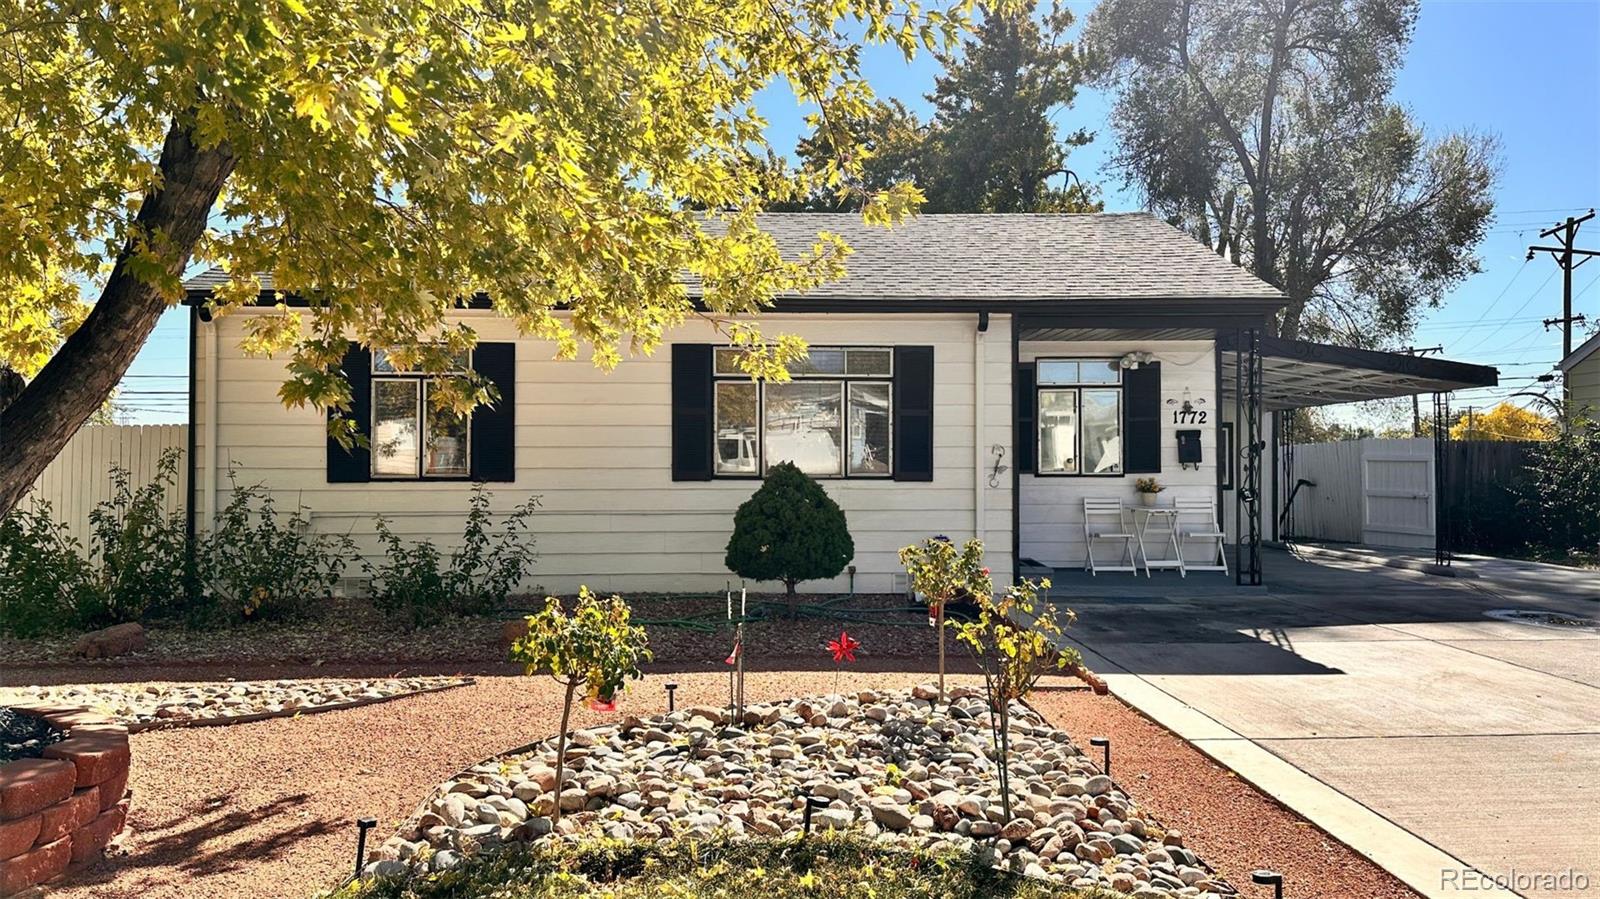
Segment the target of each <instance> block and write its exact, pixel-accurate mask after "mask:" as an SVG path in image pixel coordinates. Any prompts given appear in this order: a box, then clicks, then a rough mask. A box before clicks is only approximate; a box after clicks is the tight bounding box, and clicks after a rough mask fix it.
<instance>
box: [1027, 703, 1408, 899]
mask: <svg viewBox="0 0 1600 899" xmlns="http://www.w3.org/2000/svg"><path fill="white" fill-rule="evenodd" d="M1029 703H1030V704H1031V705H1033V707H1034V708H1035V709H1038V711H1039V713H1040V714H1041V715H1043V716H1045V717H1046V718H1048V719H1050V720H1051V721H1053V722H1055V723H1056V724H1059V725H1060V726H1061V727H1062V728H1064V729H1065V730H1066V731H1067V732H1069V733H1071V734H1072V736H1073V738H1074V739H1075V740H1076V741H1077V742H1078V743H1079V745H1081V746H1083V747H1084V749H1085V751H1088V752H1089V753H1090V755H1091V757H1097V756H1095V755H1094V753H1096V752H1098V750H1095V749H1093V748H1092V747H1090V746H1089V745H1088V743H1089V738H1090V737H1092V736H1105V737H1110V738H1111V749H1112V756H1111V770H1112V772H1113V773H1114V774H1115V775H1116V781H1117V785H1118V786H1120V787H1122V789H1123V790H1124V791H1126V792H1127V794H1128V795H1129V796H1131V797H1133V799H1134V800H1136V801H1137V802H1138V803H1139V804H1140V805H1141V806H1143V807H1144V808H1145V809H1146V810H1147V811H1149V812H1150V813H1152V815H1153V816H1154V817H1155V819H1156V820H1157V821H1160V822H1161V824H1162V826H1163V827H1166V828H1167V829H1169V830H1174V829H1175V830H1179V831H1181V832H1182V833H1183V838H1184V839H1183V843H1184V845H1185V846H1187V847H1189V848H1190V849H1193V850H1194V851H1195V852H1198V853H1199V854H1200V858H1201V859H1203V860H1204V861H1205V862H1206V863H1208V864H1210V865H1211V866H1212V867H1213V868H1215V869H1216V870H1217V871H1219V872H1221V874H1222V876H1223V877H1224V878H1225V879H1227V881H1228V882H1229V883H1231V884H1233V885H1234V886H1236V887H1238V888H1239V894H1240V895H1241V896H1246V897H1251V899H1255V897H1262V899H1265V897H1270V896H1271V895H1272V892H1271V889H1272V888H1271V887H1260V886H1255V885H1254V884H1252V883H1251V882H1250V872H1251V871H1253V870H1256V869H1258V868H1268V869H1271V870H1274V871H1278V872H1280V873H1282V874H1283V882H1284V889H1283V894H1284V896H1286V897H1291V899H1418V897H1419V895H1420V894H1418V893H1416V892H1415V891H1413V890H1412V889H1411V888H1410V887H1408V886H1406V885H1405V884H1404V883H1401V882H1400V881H1399V880H1398V879H1396V878H1395V877H1394V876H1393V875H1391V874H1390V873H1389V872H1387V871H1385V870H1383V869H1382V868H1379V867H1378V866H1377V865H1375V864H1373V863H1372V862H1370V861H1368V860H1367V859H1366V857H1365V856H1362V855H1359V854H1357V853H1356V852H1355V851H1354V850H1352V849H1351V848H1350V847H1348V846H1346V845H1344V844H1343V843H1340V842H1338V841H1337V840H1335V839H1333V838H1332V837H1330V836H1328V835H1327V834H1325V833H1323V832H1322V831H1321V830H1319V829H1317V828H1316V826H1314V825H1312V824H1311V823H1310V822H1309V821H1307V820H1306V819H1304V818H1302V817H1300V816H1299V815H1297V814H1295V813H1294V812H1291V811H1289V810H1288V809H1285V808H1284V807H1283V806H1281V805H1279V804H1278V803H1277V802H1275V801H1274V800H1272V799H1271V798H1269V797H1268V796H1266V795H1265V794H1263V793H1261V792H1260V791H1258V790H1256V789H1255V788H1254V787H1252V786H1250V785H1249V784H1247V783H1245V782H1244V781H1242V780H1240V779H1239V778H1238V776H1237V775H1235V774H1234V773H1233V772H1232V771H1229V770H1228V769H1227V768H1224V767H1222V766H1221V765H1218V764H1217V763H1216V762H1214V761H1212V760H1211V759H1210V758H1209V757H1207V756H1206V755H1205V754H1204V753H1202V752H1201V751H1200V750H1198V749H1196V748H1194V747H1193V746H1192V745H1190V744H1189V743H1188V742H1186V741H1184V740H1182V739H1180V738H1179V737H1177V736H1176V735H1174V734H1173V733H1172V732H1171V731H1169V730H1167V729H1166V728H1164V727H1162V726H1161V725H1159V724H1156V723H1155V722H1153V721H1151V720H1150V719H1148V718H1146V717H1144V716H1143V715H1141V714H1139V713H1138V712H1136V711H1134V710H1133V709H1131V708H1129V707H1128V706H1126V705H1124V704H1123V703H1122V701H1121V700H1118V699H1116V698H1115V697H1111V696H1095V695H1094V694H1092V693H1090V692H1088V691H1086V690H1076V689H1060V688H1044V689H1040V690H1039V691H1037V692H1036V693H1034V695H1033V696H1032V697H1030V699H1029Z"/></svg>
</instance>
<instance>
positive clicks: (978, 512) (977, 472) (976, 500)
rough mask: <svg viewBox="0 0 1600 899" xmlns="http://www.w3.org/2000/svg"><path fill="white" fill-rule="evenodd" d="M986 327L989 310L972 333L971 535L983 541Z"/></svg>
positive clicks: (984, 511)
mask: <svg viewBox="0 0 1600 899" xmlns="http://www.w3.org/2000/svg"><path fill="white" fill-rule="evenodd" d="M988 330H989V313H988V312H979V313H978V329H977V330H976V331H973V332H972V535H973V537H975V538H977V539H978V541H979V542H982V541H983V534H984V530H983V522H984V520H985V516H986V510H985V508H984V499H985V494H984V484H985V483H986V482H985V479H984V474H983V398H984V392H983V363H984V343H983V335H984V333H985V332H987V331H988Z"/></svg>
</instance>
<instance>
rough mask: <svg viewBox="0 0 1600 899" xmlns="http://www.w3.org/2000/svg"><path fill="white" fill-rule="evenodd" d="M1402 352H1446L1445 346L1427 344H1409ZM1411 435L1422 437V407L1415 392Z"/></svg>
mask: <svg viewBox="0 0 1600 899" xmlns="http://www.w3.org/2000/svg"><path fill="white" fill-rule="evenodd" d="M1400 352H1402V353H1405V354H1406V355H1407V356H1426V355H1428V354H1429V353H1442V352H1444V347H1443V346H1425V347H1414V346H1408V347H1406V348H1405V349H1403V350H1401V351H1400ZM1411 436H1413V437H1421V436H1422V407H1421V406H1420V405H1419V404H1418V403H1417V395H1416V394H1414V393H1413V394H1411Z"/></svg>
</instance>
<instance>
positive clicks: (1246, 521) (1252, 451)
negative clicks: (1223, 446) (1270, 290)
mask: <svg viewBox="0 0 1600 899" xmlns="http://www.w3.org/2000/svg"><path fill="white" fill-rule="evenodd" d="M1233 346H1234V354H1233V384H1234V391H1233V402H1234V413H1233V420H1234V421H1235V422H1236V423H1237V424H1236V425H1235V427H1236V428H1237V430H1238V435H1237V436H1236V438H1235V439H1236V440H1237V442H1238V448H1239V451H1240V462H1241V463H1242V464H1241V465H1240V466H1239V482H1238V483H1237V484H1235V485H1234V491H1233V504H1234V505H1233V509H1234V516H1233V520H1234V521H1235V522H1236V526H1237V528H1238V534H1237V535H1236V539H1237V542H1236V543H1235V544H1234V565H1233V570H1234V583H1236V584H1239V585H1241V586H1244V585H1248V586H1252V587H1258V586H1260V585H1261V451H1262V449H1264V448H1265V444H1264V443H1263V442H1262V440H1261V332H1260V331H1259V330H1258V329H1256V328H1242V329H1239V330H1236V331H1235V332H1234V339H1233ZM1247 535H1248V537H1247Z"/></svg>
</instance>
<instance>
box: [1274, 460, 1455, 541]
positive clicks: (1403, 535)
mask: <svg viewBox="0 0 1600 899" xmlns="http://www.w3.org/2000/svg"><path fill="white" fill-rule="evenodd" d="M1294 476H1295V479H1296V480H1298V479H1301V478H1304V479H1305V480H1308V481H1312V482H1314V483H1315V485H1316V486H1305V487H1301V488H1300V492H1299V494H1298V495H1297V496H1296V497H1295V501H1294V536H1296V537H1299V538H1301V539H1308V540H1335V541H1339V542H1343V543H1365V544H1367V545H1370V546H1396V547H1410V548H1419V549H1431V548H1433V544H1434V495H1433V494H1434V481H1433V441H1432V440H1431V439H1429V438H1426V437H1423V438H1405V439H1397V440H1391V439H1381V438H1369V439H1366V440H1342V441H1339V442H1337V443H1310V444H1298V445H1296V446H1295V448H1294ZM1293 487H1294V485H1293V484H1286V485H1285V488H1286V489H1292V488H1293Z"/></svg>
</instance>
